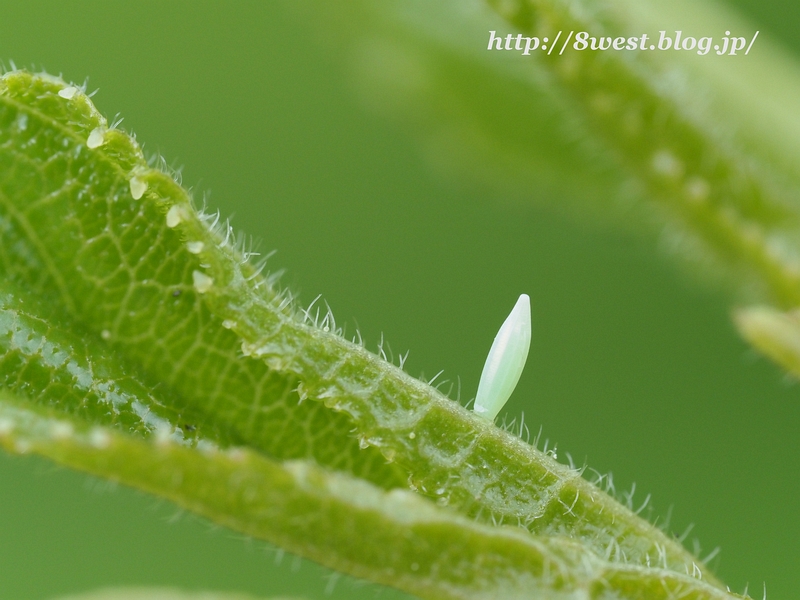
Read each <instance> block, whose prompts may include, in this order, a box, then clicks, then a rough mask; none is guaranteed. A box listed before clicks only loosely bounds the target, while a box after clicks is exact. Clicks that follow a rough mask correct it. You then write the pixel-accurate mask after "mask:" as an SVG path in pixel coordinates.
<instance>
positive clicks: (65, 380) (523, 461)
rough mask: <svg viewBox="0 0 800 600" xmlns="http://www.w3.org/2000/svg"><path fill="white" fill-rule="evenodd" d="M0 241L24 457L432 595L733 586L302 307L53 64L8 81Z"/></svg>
mask: <svg viewBox="0 0 800 600" xmlns="http://www.w3.org/2000/svg"><path fill="white" fill-rule="evenodd" d="M0 239H2V243H1V244H0V272H2V282H1V283H0V385H1V386H2V387H3V388H4V390H5V391H3V392H2V393H1V394H0V443H1V444H2V445H3V446H4V447H5V448H6V449H7V450H8V451H10V452H16V453H26V452H34V453H38V454H41V455H43V456H46V457H49V458H52V459H54V460H56V461H58V462H60V463H62V464H65V465H69V466H71V467H74V468H77V469H81V470H85V471H88V472H91V473H94V474H97V475H99V476H103V477H107V478H109V479H112V480H115V481H119V482H122V483H126V484H128V485H131V486H133V487H136V488H138V489H142V490H146V491H148V492H151V493H153V494H156V495H158V496H161V497H165V498H169V499H170V500H172V501H174V502H175V503H177V504H179V505H180V506H183V507H185V508H187V509H189V510H192V511H195V512H197V513H199V514H201V515H204V516H205V517H207V518H209V519H211V520H213V521H215V522H218V523H221V524H224V525H226V526H228V527H231V528H232V529H235V530H237V531H241V532H244V533H247V534H248V535H252V536H254V537H257V538H261V539H264V540H268V541H270V542H272V543H275V544H277V545H279V546H281V547H283V548H286V549H287V550H289V551H291V552H294V553H297V554H299V555H301V556H305V557H308V558H311V559H313V560H315V561H318V562H320V563H322V564H324V565H327V566H329V567H331V568H334V569H337V570H340V571H343V572H345V573H349V574H352V575H355V576H358V577H363V578H365V579H370V580H372V581H376V582H380V583H385V584H387V585H391V586H394V587H397V588H400V589H403V590H406V591H408V592H410V593H412V594H416V595H418V596H420V597H424V598H500V597H502V598H530V597H532V596H533V597H542V598H609V599H610V598H649V599H654V600H657V599H660V598H663V599H665V600H666V599H673V598H687V599H689V598H732V597H736V596H734V595H732V594H730V593H728V592H727V591H726V590H725V588H724V586H722V585H721V584H720V583H719V582H718V581H717V580H716V579H715V578H714V576H713V575H712V574H711V573H710V572H708V570H707V569H706V567H705V566H704V565H703V564H702V563H701V562H700V561H699V560H698V559H697V558H695V557H693V556H691V555H690V554H689V553H688V552H686V551H685V550H684V549H683V548H682V547H681V546H680V544H679V543H678V542H677V541H676V540H674V539H673V538H672V537H670V536H668V535H666V534H664V533H663V532H662V531H660V530H659V529H657V528H655V527H653V526H652V525H650V524H649V523H647V522H646V521H644V520H643V519H640V518H639V517H638V516H636V515H635V514H633V513H632V512H631V511H630V510H629V509H627V508H625V507H624V506H622V505H621V504H619V503H618V502H617V501H616V500H614V499H613V498H611V497H610V496H609V495H608V494H606V493H605V492H604V491H602V490H601V489H599V488H598V487H597V486H596V485H594V484H592V483H589V482H588V481H586V480H584V479H583V478H582V477H581V473H580V472H578V471H576V470H574V469H571V468H568V467H566V466H564V465H561V464H559V463H557V462H556V461H555V460H553V458H551V457H550V456H549V455H547V454H545V453H542V452H540V451H539V450H537V449H536V448H534V447H532V446H530V445H528V444H526V443H524V442H522V441H521V440H519V439H517V438H516V437H514V436H512V435H510V434H508V433H506V432H504V431H502V430H501V429H498V428H497V427H495V426H494V424H493V423H489V422H488V421H486V420H484V419H481V418H479V417H477V416H475V415H473V414H472V413H471V412H469V411H467V410H465V409H464V408H463V407H461V406H460V405H459V404H457V403H456V402H454V401H452V400H450V399H448V398H446V397H444V396H442V395H441V394H440V393H439V392H438V391H437V390H435V389H434V388H432V387H430V386H429V385H427V384H425V383H422V382H420V381H418V380H416V379H414V378H412V377H410V376H409V375H407V374H406V373H405V372H403V371H402V370H401V369H399V368H397V367H395V366H393V365H391V364H389V363H387V362H386V361H385V360H381V359H380V358H379V357H378V356H376V355H374V354H372V353H370V352H368V351H367V350H365V349H364V348H363V347H362V346H360V345H358V344H355V343H353V342H350V341H348V340H346V339H344V338H343V337H341V335H340V332H339V331H338V330H337V328H336V324H335V322H334V320H333V316H332V315H331V314H330V313H328V314H327V315H325V316H324V318H323V319H322V320H321V321H319V320H315V319H310V318H309V312H308V311H306V312H303V311H300V310H298V309H297V308H296V307H295V306H294V305H293V302H292V300H291V297H290V296H289V295H288V294H287V293H285V292H283V291H281V290H280V289H278V288H277V287H276V284H275V282H274V281H272V280H271V279H270V278H269V277H265V276H263V275H262V274H261V268H262V267H263V265H261V264H259V263H258V262H254V261H253V260H252V257H250V256H248V254H247V253H246V251H245V250H244V248H243V247H242V245H241V244H240V243H238V242H237V238H236V236H235V235H234V234H233V232H232V231H231V230H230V228H229V226H227V225H225V224H221V223H219V222H218V216H216V215H209V214H205V213H204V212H203V211H202V210H198V209H196V208H195V206H194V205H193V202H192V199H191V197H190V195H189V193H188V192H187V191H186V190H185V189H183V188H182V187H181V186H180V185H179V184H178V183H177V182H176V181H175V179H174V178H173V176H172V175H171V174H169V173H167V172H164V171H162V170H160V169H159V168H157V167H153V166H151V165H149V164H148V162H147V161H146V160H145V158H144V156H143V154H142V152H141V149H140V148H139V146H138V145H137V143H136V142H135V140H133V139H132V138H131V137H130V136H129V135H127V134H125V133H124V132H122V131H119V130H117V129H113V128H109V126H108V124H107V122H106V120H105V119H104V118H103V117H102V116H101V115H100V114H99V113H98V112H97V110H96V109H95V108H94V106H93V105H92V103H91V101H90V100H89V98H88V97H87V96H86V95H85V94H84V93H83V92H82V91H81V90H79V89H75V88H73V87H71V86H68V85H67V84H65V83H64V82H63V81H61V80H59V79H57V78H53V77H51V76H47V75H34V74H30V73H28V72H23V71H14V72H10V73H6V74H5V75H4V76H3V77H2V79H0ZM537 594H538V595H537Z"/></svg>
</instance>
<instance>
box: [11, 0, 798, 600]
mask: <svg viewBox="0 0 800 600" xmlns="http://www.w3.org/2000/svg"><path fill="white" fill-rule="evenodd" d="M475 6H478V5H475V4H471V3H470V4H467V3H465V4H464V7H465V8H464V9H463V10H464V15H463V23H465V24H466V23H472V24H473V26H471V27H467V26H466V25H465V26H464V28H462V29H458V28H456V27H455V25H454V23H453V22H452V21H442V20H441V19H442V18H443V17H442V15H445V16H446V15H447V13H446V11H444V10H441V11H440V12H438V13H437V9H436V8H430V9H429V11H430V12H425V13H414V12H411V13H410V14H409V15H407V19H406V21H405V22H404V23H405V24H404V25H403V26H398V27H396V28H392V26H391V23H390V25H386V23H385V21H382V20H381V18H380V16H381V13H380V11H379V10H378V9H376V8H375V7H380V5H379V4H378V3H373V4H369V3H364V4H362V5H356V4H354V5H353V7H354V8H353V9H352V13H349V12H347V11H344V10H337V11H332V10H326V9H325V8H324V7H323V6H321V5H319V4H318V3H307V4H302V5H300V6H298V5H295V4H291V3H283V2H275V3H258V4H256V3H237V4H233V5H226V6H224V7H223V5H222V4H220V3H214V2H191V3H189V2H171V3H157V2H140V3H137V4H136V5H130V6H128V5H122V4H109V3H102V2H99V1H96V2H86V1H81V2H73V3H70V4H69V5H66V4H65V5H57V4H53V3H49V2H44V1H40V2H29V3H26V4H25V5H22V4H19V5H14V6H4V7H3V8H2V9H0V56H2V57H3V58H5V59H12V60H14V61H15V62H16V63H17V64H18V65H20V66H33V67H35V68H45V69H46V70H49V71H50V72H55V73H62V74H63V76H64V78H65V79H68V80H69V79H71V80H74V81H77V82H81V81H83V80H84V78H85V77H87V76H89V77H90V82H89V89H93V88H94V87H99V88H100V92H99V93H98V95H97V96H96V97H95V102H96V103H97V104H98V106H99V107H100V109H101V110H104V111H107V113H110V114H108V116H110V117H113V113H115V112H117V111H119V112H120V113H121V114H122V115H123V116H124V117H125V121H124V123H123V127H125V128H126V129H128V130H129V131H133V132H135V133H136V134H137V138H138V140H139V141H140V142H142V143H144V146H145V150H146V151H148V150H149V151H152V152H155V151H158V152H160V153H162V154H163V155H164V156H166V157H167V158H168V159H169V160H173V161H174V164H176V165H185V168H184V169H183V181H184V184H186V185H187V186H191V187H193V188H194V189H195V194H196V196H198V197H201V196H202V195H203V194H206V193H209V192H210V195H209V196H208V203H209V205H210V206H211V207H214V208H216V207H218V208H220V210H221V211H222V213H223V214H224V215H231V214H232V215H233V224H234V226H236V227H237V228H238V229H240V230H243V231H244V232H245V233H247V234H249V235H252V236H253V237H254V238H255V239H257V240H261V242H260V244H259V245H260V247H261V249H262V250H263V251H270V250H272V249H277V250H278V253H277V255H276V256H275V257H274V258H273V259H271V261H270V266H271V267H272V268H274V269H277V268H285V269H286V270H287V275H286V277H285V279H284V281H285V283H286V284H288V285H289V286H290V287H292V288H293V289H295V290H297V291H299V292H300V297H301V300H302V301H304V302H306V303H307V302H309V301H310V300H311V299H313V298H314V297H315V296H316V295H317V294H319V293H322V294H323V296H324V298H325V299H326V300H327V301H328V302H329V304H330V305H331V306H332V308H333V309H334V311H335V313H336V315H337V319H339V320H340V321H343V322H346V323H347V324H348V331H352V330H354V329H355V328H356V326H357V327H358V328H359V329H360V330H361V332H362V334H363V335H364V337H365V339H366V340H367V344H368V347H371V348H373V349H374V348H375V347H376V345H377V342H378V340H379V339H380V338H381V335H384V336H385V339H386V340H388V342H389V344H390V346H391V348H392V349H393V350H394V351H395V353H396V354H398V353H403V352H405V351H406V350H407V349H410V350H411V354H410V357H409V360H408V362H407V363H406V364H407V370H408V371H409V372H411V373H412V374H415V375H417V374H422V373H425V374H427V375H428V377H430V376H432V375H433V374H435V373H436V372H438V371H439V370H440V369H444V374H443V375H442V379H450V380H451V381H452V382H453V383H454V385H455V386H456V387H455V388H454V389H457V388H458V386H459V385H460V389H461V398H462V401H465V400H466V399H468V398H470V397H472V396H474V394H475V389H476V387H477V382H478V375H479V373H480V368H481V366H482V364H483V360H484V358H485V353H486V351H487V349H488V347H489V345H490V343H491V340H492V336H493V335H494V332H495V331H496V329H497V327H498V326H499V324H500V323H501V322H502V319H503V318H504V316H505V315H506V314H507V313H508V310H509V308H510V306H511V304H513V301H514V299H515V298H516V297H517V296H518V294H519V293H521V292H527V293H529V294H530V295H531V303H532V308H533V320H534V325H533V327H534V333H533V342H532V345H531V358H530V360H529V366H528V369H527V371H526V373H525V374H524V375H523V378H522V380H521V381H520V385H519V387H518V389H517V392H516V393H515V395H514V397H513V399H512V401H511V403H510V404H509V406H508V407H507V408H506V412H507V414H508V415H509V418H514V417H515V416H518V415H519V414H520V413H521V412H522V411H524V412H525V415H526V423H527V424H528V426H529V427H530V428H531V429H533V430H534V432H535V431H536V430H538V428H539V426H540V425H541V426H542V428H543V437H545V438H549V439H550V440H552V441H553V442H557V443H558V447H559V454H560V456H562V457H563V456H565V452H569V453H570V454H571V455H572V456H573V457H575V459H576V462H578V463H582V462H583V461H584V460H586V462H587V463H588V464H589V465H590V466H591V467H593V468H595V469H598V470H599V471H601V472H606V471H613V472H614V476H615V482H616V484H617V488H618V489H630V487H631V485H632V484H633V482H634V481H635V482H636V484H637V495H636V498H638V499H639V500H641V501H643V500H644V497H645V496H646V494H648V493H651V494H652V497H653V501H652V505H653V506H654V512H653V518H655V517H658V518H659V520H660V521H662V522H663V521H664V520H665V519H666V518H667V515H668V514H671V518H672V521H671V525H670V528H671V529H672V530H673V531H676V532H678V533H680V532H682V531H684V530H685V529H686V528H687V526H688V525H689V524H690V523H695V524H696V526H695V528H694V530H693V531H692V532H691V533H690V534H689V536H688V538H687V543H688V544H689V547H691V540H692V539H693V538H695V537H696V538H697V539H698V540H700V541H701V542H702V544H703V547H704V548H705V551H703V552H701V555H702V556H705V555H706V554H707V553H708V552H710V551H712V550H713V549H714V548H715V547H717V546H719V547H721V548H722V551H721V553H720V554H719V558H717V559H715V561H716V562H712V566H713V565H716V566H717V571H718V573H719V575H720V576H721V578H722V579H723V580H725V581H726V582H727V583H728V584H730V586H731V588H732V589H735V590H741V589H743V588H744V586H745V585H746V584H747V583H748V582H749V583H750V584H751V589H760V587H761V582H762V580H763V581H766V582H767V589H768V591H769V594H770V598H789V597H792V591H793V590H794V587H795V585H796V583H795V581H794V579H795V577H794V574H795V573H797V572H798V571H800V550H798V544H797V543H796V540H797V539H798V537H800V519H798V518H797V516H796V514H795V513H796V511H795V509H796V507H797V491H798V489H797V483H796V482H795V481H794V479H793V478H792V477H791V474H792V473H796V472H798V471H799V470H800V438H798V436H797V434H796V424H797V423H798V422H800V402H798V398H797V395H798V393H797V389H796V387H793V386H790V385H787V383H786V380H785V379H784V378H783V376H782V375H781V373H780V372H779V371H778V370H777V369H776V368H775V367H773V366H772V365H770V364H768V363H767V362H766V361H765V360H763V359H760V358H756V357H755V354H754V352H753V351H752V350H750V349H748V347H747V346H746V345H745V344H744V342H742V341H741V340H740V339H739V338H738V336H737V335H736V333H735V331H734V329H733V327H732V326H731V323H730V319H729V311H730V307H731V305H732V304H733V302H734V297H733V296H732V294H731V293H730V292H729V290H728V289H727V288H725V287H717V286H710V285H704V284H703V283H702V282H701V281H700V279H701V278H699V277H696V276H695V274H694V273H692V272H690V271H689V272H687V271H686V270H685V269H683V268H682V267H681V266H680V263H679V262H678V261H675V260H674V257H673V256H671V255H670V254H669V253H666V252H664V251H663V248H662V245H661V244H660V242H659V240H662V241H663V239H664V238H662V237H660V236H659V235H658V233H659V232H658V230H656V229H654V228H653V227H650V228H649V229H648V227H647V226H642V227H639V225H638V224H639V223H641V222H642V221H643V220H637V217H636V216H634V217H633V218H629V219H626V218H620V217H625V216H626V215H627V213H629V212H633V213H637V212H638V211H639V209H638V208H637V205H636V204H635V203H634V202H633V200H635V193H634V192H631V193H630V194H627V195H626V193H625V188H624V183H625V179H624V177H623V176H622V175H620V174H619V173H618V172H616V171H615V170H614V165H613V164H612V163H611V162H610V161H609V160H608V159H607V157H605V156H604V155H603V153H602V149H601V148H600V147H598V146H597V145H596V144H594V143H593V141H592V139H591V138H589V137H587V134H586V131H585V128H584V126H583V124H582V123H581V122H580V119H576V118H575V117H574V114H573V113H572V112H571V111H570V106H569V104H568V100H567V99H565V98H562V97H559V96H557V95H556V96H553V97H547V96H546V95H541V96H533V95H531V94H530V93H529V89H530V88H529V86H528V85H527V84H524V82H523V83H519V84H517V85H515V84H514V77H512V76H503V77H501V76H498V75H497V73H498V70H497V67H496V65H495V66H493V67H491V68H490V67H489V66H488V65H487V64H486V60H487V59H486V56H485V54H481V52H482V49H483V48H485V44H486V37H487V33H488V32H487V29H488V28H487V27H483V26H477V25H474V24H475V23H478V24H481V23H483V22H487V23H488V22H492V21H491V20H492V19H494V20H495V21H494V22H497V23H499V18H498V17H497V16H493V14H492V13H491V12H489V11H488V9H482V10H481V9H479V8H472V9H470V7H475ZM365 7H366V8H365ZM731 7H732V8H734V9H739V10H740V11H742V14H744V15H745V16H750V17H751V18H753V19H755V22H756V24H757V27H759V28H760V29H761V30H762V33H761V35H762V36H763V38H762V40H763V41H764V43H765V44H766V43H769V44H776V45H783V46H784V47H785V48H786V49H787V51H788V52H791V53H793V54H794V56H795V57H797V55H798V53H800V45H798V42H797V39H796V37H795V36H794V32H795V31H797V29H798V27H800V9H799V8H797V6H796V5H795V4H792V3H789V2H775V3H771V4H769V5H762V4H759V3H755V2H749V1H746V0H737V3H731ZM470 10H472V11H473V12H472V13H470V12H469V11H470ZM475 11H477V12H475ZM376 15H377V16H376ZM448 18H449V17H448ZM437 19H439V20H437ZM409 22H410V23H412V25H410V26H409V25H408V23H409ZM426 27H427V28H431V29H432V30H433V33H434V34H433V35H426V34H425V28H426ZM665 27H666V26H665ZM409 31H410V32H411V33H408V32H409ZM414 32H418V35H416V36H415V34H414ZM419 32H421V33H419ZM447 35H452V36H455V39H451V40H450V43H449V46H447V47H448V48H461V49H462V53H461V54H459V53H450V54H447V53H446V52H442V51H441V49H440V48H439V47H437V43H436V42H435V41H433V42H431V41H430V40H436V39H437V36H439V37H441V36H447ZM425 40H429V41H428V42H427V43H425V42H424V41H425ZM707 58H708V59H709V60H711V61H713V60H715V57H707ZM716 59H717V60H723V59H724V57H719V58H716ZM437 61H438V62H437ZM448 61H449V62H448ZM481 61H483V62H481ZM482 64H483V65H484V66H483V67H481V65H482ZM420 65H423V66H425V65H428V66H427V67H426V68H420ZM507 68H508V69H509V70H510V71H513V69H514V68H515V67H514V66H513V65H512V64H511V63H509V65H508V67H507ZM726 68H730V65H727V67H726ZM520 77H522V76H521V75H520ZM470 87H471V88H472V89H473V90H474V93H472V94H467V95H465V94H463V93H462V94H460V95H458V94H454V93H453V90H456V91H458V90H462V91H463V90H464V89H470ZM431 89H433V90H434V93H433V94H430V93H428V92H426V93H425V94H423V93H416V92H415V90H431ZM769 92H770V91H769V90H763V93H764V94H769ZM454 98H456V99H458V103H454ZM437 101H438V102H440V103H449V104H446V105H443V106H437V105H436V102H437ZM512 109H513V110H512ZM526 112H527V113H528V114H529V119H528V120H526V121H525V122H523V123H519V122H516V121H513V120H512V119H510V118H509V116H508V115H509V114H512V113H513V114H515V115H517V114H525V113H526ZM443 114H444V115H447V116H448V119H449V121H448V123H447V124H446V125H447V127H437V125H438V123H437V121H436V119H439V118H440V116H441V115H443ZM754 118H755V117H754ZM476 124H479V125H480V127H477V125H476ZM745 125H746V124H744V123H741V124H736V123H734V124H732V127H733V128H738V127H744V126H745ZM437 132H442V135H439V136H437V135H435V134H436V133H437ZM445 133H446V135H444V134H445ZM534 138H535V139H537V140H539V143H538V144H534V143H529V141H530V140H532V139H534ZM493 140H502V141H503V143H502V145H501V144H495V145H492V144H493ZM542 140H547V141H548V144H550V145H545V146H544V147H545V148H546V151H543V150H542V148H543V145H542V143H541V141H542ZM792 158H793V157H791V156H790V157H787V160H789V161H790V160H792ZM587 207H594V208H593V209H592V208H587ZM586 211H592V212H590V213H589V216H588V217H587V216H586ZM628 216H630V215H628ZM606 217H608V218H606ZM597 221H601V224H600V225H599V226H598V223H597ZM619 223H622V226H618V224H619ZM640 230H641V231H640ZM687 273H688V274H687ZM444 389H446V387H445V388H444ZM454 394H455V391H454ZM551 443H552V442H551ZM635 502H637V501H636V500H635ZM637 504H638V502H637ZM0 507H1V509H0V531H2V534H3V535H2V542H3V543H2V544H1V545H0V565H2V566H0V587H2V592H1V593H0V595H2V597H4V598H5V597H7V598H20V599H43V598H49V597H53V596H56V595H59V594H65V593H73V592H80V591H84V590H89V589H93V588H99V587H103V586H111V585H113V586H120V585H138V586H141V585H166V586H173V587H183V588H186V589H216V590H229V591H242V592H248V593H251V594H254V595H257V596H267V595H275V594H290V595H302V596H306V597H309V598H316V597H322V596H323V595H324V594H326V593H330V597H332V598H357V597H360V598H375V597H379V598H399V597H403V596H402V595H401V594H399V593H397V592H394V591H391V590H386V589H382V588H379V587H377V586H374V585H365V584H361V583H359V582H354V581H352V580H350V579H347V578H339V577H338V576H337V575H335V574H331V573H328V572H326V571H324V570H323V569H321V568H319V567H316V566H314V565H311V564H309V563H306V562H304V561H300V560H297V559H294V558H293V557H290V556H288V555H287V556H284V554H283V553H282V552H281V551H280V550H276V549H274V548H267V547H265V545H263V544H261V543H257V542H252V541H248V540H242V539H241V538H240V537H239V536H236V535H234V534H231V533H230V532H227V531H225V530H222V529H219V528H215V527H214V528H209V526H208V524H207V523H205V522H204V521H202V520H200V519H197V518H194V517H183V516H182V515H180V514H177V515H176V514H175V509H174V508H172V507H170V506H169V505H168V504H167V503H163V502H157V501H154V500H153V499H151V498H149V497H145V496H143V495H141V494H138V493H135V492H131V491H129V490H127V489H116V488H114V487H113V486H110V485H109V484H106V483H103V482H97V481H95V480H92V479H89V478H87V477H86V476H85V475H82V474H77V473H71V472H67V471H64V470H61V469H58V468H56V467H53V466H52V465H51V464H50V463H47V462H45V461H41V460H38V459H34V458H25V459H20V458H13V457H8V456H6V455H2V456H0ZM670 507H672V508H670ZM175 517H177V518H175Z"/></svg>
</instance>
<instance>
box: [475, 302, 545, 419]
mask: <svg viewBox="0 0 800 600" xmlns="http://www.w3.org/2000/svg"><path fill="white" fill-rule="evenodd" d="M530 347H531V299H530V298H529V297H528V295H527V294H522V295H520V297H519V300H517V303H516V304H515V305H514V308H513V309H512V310H511V314H509V315H508V318H507V319H506V320H505V322H504V323H503V325H502V326H501V327H500V331H498V332H497V335H496V336H495V338H494V342H493V343H492V348H491V350H489V356H487V357H486V363H485V364H484V365H483V372H482V373H481V380H480V383H478V395H477V396H476V397H475V408H474V410H475V413H477V414H479V415H481V416H483V417H486V418H487V419H490V420H494V418H495V417H496V416H497V413H499V412H500V409H501V408H503V406H504V405H505V403H506V402H507V401H508V399H509V397H510V396H511V392H513V391H514V388H515V387H516V386H517V382H518V381H519V377H520V375H521V374H522V369H523V368H525V361H526V360H527V359H528V350H529V349H530Z"/></svg>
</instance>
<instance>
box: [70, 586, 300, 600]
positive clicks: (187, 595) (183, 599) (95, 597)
mask: <svg viewBox="0 0 800 600" xmlns="http://www.w3.org/2000/svg"><path fill="white" fill-rule="evenodd" d="M55 600H256V598H254V597H253V596H246V595H243V594H227V593H215V592H181V591H179V590H173V589H164V588H109V589H103V590H98V591H96V592H90V593H88V594H78V595H69V596H59V597H58V598H57V599H55ZM264 600H301V599H300V598H287V597H280V598H278V597H275V596H273V597H270V598H268V599H266V598H265V599H264Z"/></svg>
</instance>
